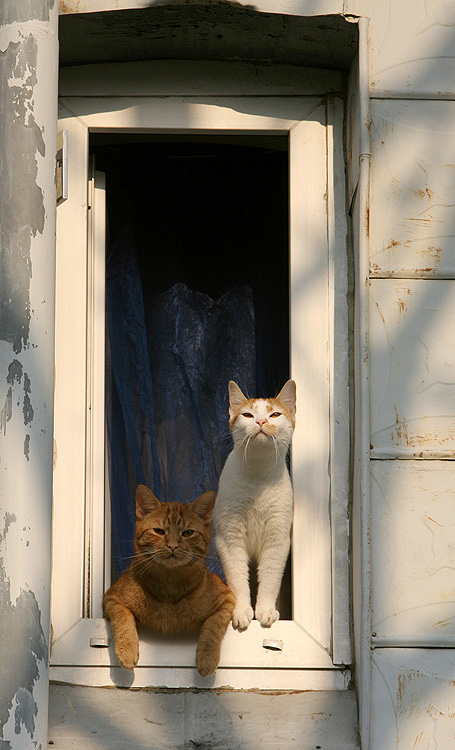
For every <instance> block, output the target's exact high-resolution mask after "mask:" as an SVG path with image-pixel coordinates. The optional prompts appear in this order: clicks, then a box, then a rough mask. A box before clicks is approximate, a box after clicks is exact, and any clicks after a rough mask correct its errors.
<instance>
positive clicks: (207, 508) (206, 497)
mask: <svg viewBox="0 0 455 750" xmlns="http://www.w3.org/2000/svg"><path fill="white" fill-rule="evenodd" d="M215 500H216V495H215V493H214V492H212V491H210V492H204V494H203V495H201V496H200V497H198V498H197V500H195V501H194V502H193V503H191V507H192V509H193V510H194V512H195V513H197V515H198V516H199V518H202V520H203V521H204V523H205V524H209V523H210V521H211V518H212V513H213V508H214V505H215Z"/></svg>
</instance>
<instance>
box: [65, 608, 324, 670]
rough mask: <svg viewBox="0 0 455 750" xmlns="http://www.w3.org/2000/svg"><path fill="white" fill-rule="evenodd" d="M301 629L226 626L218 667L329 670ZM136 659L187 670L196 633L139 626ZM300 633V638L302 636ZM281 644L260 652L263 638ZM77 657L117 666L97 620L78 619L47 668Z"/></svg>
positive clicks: (82, 662) (105, 629)
mask: <svg viewBox="0 0 455 750" xmlns="http://www.w3.org/2000/svg"><path fill="white" fill-rule="evenodd" d="M296 631H302V628H301V627H300V626H299V625H298V624H297V623H295V622H293V621H281V622H280V621H278V622H276V623H274V624H273V626H272V627H271V628H270V629H267V630H264V628H262V627H261V626H260V625H259V623H258V622H256V621H254V622H253V623H252V624H251V625H250V627H249V628H248V630H246V631H244V632H239V631H237V630H234V628H233V627H232V625H230V626H229V627H228V629H227V631H226V635H225V637H224V639H223V643H222V649H221V660H220V666H221V667H230V668H242V667H245V666H248V664H249V663H254V666H255V667H257V668H264V667H269V668H272V669H285V668H287V669H292V668H316V669H317V668H320V669H330V668H332V660H331V658H330V656H329V655H328V654H327V653H326V652H325V651H323V649H321V647H320V646H319V645H318V644H317V643H316V641H315V640H314V639H312V638H308V637H299V633H296ZM139 632H140V642H141V645H140V658H139V663H138V667H146V666H151V667H189V666H191V667H192V666H194V664H195V658H196V656H195V654H196V645H197V634H191V635H188V636H186V635H178V636H177V635H176V636H163V635H161V634H159V633H156V632H154V631H152V630H150V629H149V628H140V630H139ZM302 635H305V634H304V633H303V634H302ZM92 638H95V639H106V638H109V640H110V647H109V648H98V647H92V646H90V640H91V639H92ZM267 638H274V639H278V640H281V641H283V648H282V650H281V651H276V650H272V649H268V648H264V646H263V643H264V639H267ZM73 653H77V654H78V659H77V662H76V664H77V665H78V666H109V664H115V665H117V666H118V662H117V659H116V657H115V653H114V641H113V637H112V634H111V630H110V627H109V625H108V623H107V621H106V620H104V619H102V618H84V619H81V620H80V621H79V622H78V623H77V624H76V625H75V626H74V627H73V628H72V629H71V631H70V632H69V633H67V634H65V637H64V638H61V639H59V640H57V641H56V642H55V643H54V645H53V649H52V664H53V665H54V666H60V665H61V666H64V665H65V664H69V663H71V659H72V655H73Z"/></svg>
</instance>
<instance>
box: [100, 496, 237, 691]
mask: <svg viewBox="0 0 455 750" xmlns="http://www.w3.org/2000/svg"><path fill="white" fill-rule="evenodd" d="M215 497H216V496H215V493H214V492H205V493H204V494H203V495H201V496H200V497H198V499H197V500H195V501H194V502H193V503H190V504H189V505H183V504H181V503H161V502H160V501H159V500H158V499H157V498H156V497H155V495H154V494H153V492H151V491H150V490H149V489H147V487H145V486H144V485H143V484H140V485H139V486H138V488H137V490H136V518H137V521H136V538H135V549H136V555H135V557H134V559H133V562H132V563H131V565H130V566H129V568H128V569H127V570H126V571H125V572H124V573H123V574H122V575H121V576H120V578H119V579H118V581H116V582H115V583H114V584H113V585H112V586H111V587H110V589H109V590H108V591H107V592H106V593H105V595H104V598H103V610H104V615H105V617H107V618H108V619H109V620H110V623H111V627H112V631H113V633H114V640H115V653H116V655H117V659H118V660H119V662H120V664H121V665H122V667H125V669H133V668H134V667H135V666H136V664H137V661H138V658H139V640H138V636H137V630H136V622H139V623H141V624H143V625H147V626H149V627H151V628H155V629H156V630H159V631H161V632H162V633H179V632H183V631H190V630H194V629H196V628H197V627H199V626H201V632H200V635H199V641H198V646H197V651H196V666H197V669H198V672H199V674H200V675H202V677H206V676H207V675H209V674H212V672H214V671H215V669H216V668H217V666H218V662H219V660H220V647H221V640H222V638H223V635H224V633H225V631H226V627H227V625H228V623H229V621H230V619H231V616H232V611H233V609H234V605H235V598H234V595H233V593H232V591H231V590H230V589H229V588H228V587H227V586H226V585H225V584H224V583H223V581H222V580H221V579H220V578H219V577H218V576H217V575H215V574H214V573H210V571H208V570H207V568H206V567H205V565H204V558H205V556H206V554H207V550H208V547H209V537H210V519H211V516H212V511H213V506H214V505H215Z"/></svg>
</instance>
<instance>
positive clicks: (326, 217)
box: [51, 97, 350, 689]
mask: <svg viewBox="0 0 455 750" xmlns="http://www.w3.org/2000/svg"><path fill="white" fill-rule="evenodd" d="M342 117H343V114H342V102H341V101H340V100H339V99H336V98H333V99H331V98H329V99H328V100H327V99H326V98H325V97H324V98H320V97H319V98H318V97H255V98H249V97H239V98H237V99H236V98H235V97H218V98H216V99H210V98H208V99H205V100H204V99H202V98H201V99H198V98H195V97H179V98H174V97H169V98H155V97H136V98H132V99H129V98H128V97H122V98H115V97H112V98H109V97H106V98H102V99H99V100H98V99H90V98H84V97H80V98H74V99H71V100H69V99H65V100H63V101H62V110H61V123H60V127H61V128H65V129H67V130H68V133H69V135H68V143H69V198H68V201H66V203H64V204H62V206H60V207H59V210H58V230H57V231H58V234H57V243H58V258H57V316H56V317H57V331H56V340H57V343H56V347H57V349H56V416H55V438H56V467H55V482H54V563H53V649H52V657H51V665H52V676H53V678H54V679H61V680H66V681H69V682H83V683H84V684H101V685H106V684H111V683H112V682H114V683H115V684H131V680H132V679H134V683H133V684H134V685H135V686H141V685H167V686H169V687H179V686H180V687H187V686H191V685H200V686H205V687H207V686H212V685H214V686H219V685H230V686H232V687H236V688H242V687H243V688H249V687H262V688H286V687H289V688H292V687H295V688H301V689H310V688H321V687H323V688H341V687H344V686H346V684H347V680H348V676H349V675H348V671H347V670H345V669H344V665H345V664H349V662H350V646H349V591H348V546H347V545H348V532H347V503H348V450H349V449H348V443H349V430H348V423H349V404H348V401H349V399H348V386H347V383H348V367H347V362H348V351H347V308H346V286H347V273H346V265H347V261H346V248H345V233H346V229H345V219H344V212H345V204H344V165H343V149H342ZM113 144H114V145H115V148H116V149H121V153H122V158H124V159H129V160H130V162H131V184H133V183H134V170H135V168H136V169H138V162H137V154H136V156H135V157H134V158H133V152H137V149H141V148H142V154H145V153H146V152H147V154H148V156H147V159H145V157H144V158H143V162H144V163H145V164H146V165H148V171H149V179H150V181H153V180H154V179H156V180H158V179H159V169H158V161H159V159H160V158H162V157H163V154H165V155H167V157H169V156H170V155H171V156H180V157H182V156H186V157H188V156H192V157H194V155H195V154H199V156H203V157H206V161H208V157H209V156H210V155H212V156H211V158H214V157H213V154H214V153H215V154H217V156H216V158H217V159H218V161H219V164H220V165H221V162H222V158H221V156H220V155H221V154H222V153H223V154H224V155H226V154H229V157H228V158H229V159H230V160H231V165H233V164H234V162H235V160H237V162H238V164H240V163H241V162H242V161H243V162H245V161H247V160H248V159H250V160H251V159H253V156H254V155H256V156H257V155H258V154H259V153H260V152H261V153H262V155H263V157H264V158H265V156H264V154H265V152H266V151H270V152H271V155H270V156H269V157H268V158H270V159H271V163H272V156H273V158H275V157H276V158H275V161H276V162H277V163H278V162H279V163H281V167H280V168H277V171H276V172H275V175H276V179H280V180H283V179H284V180H285V182H287V183H288V188H287V187H286V190H285V192H286V196H285V198H286V200H285V201H284V209H283V208H282V207H281V209H280V210H281V211H283V210H284V211H285V212H286V214H287V211H288V208H289V221H288V222H287V221H284V222H283V224H284V228H283V229H282V230H281V234H280V235H279V236H280V238H281V239H280V240H279V241H280V243H281V246H282V247H285V248H286V249H284V250H283V249H282V250H280V252H279V253H278V257H279V259H280V260H279V263H280V273H281V274H283V273H284V274H286V276H287V275H288V276H289V294H288V297H287V298H286V297H285V298H284V300H283V306H282V308H281V314H282V315H283V313H284V318H287V307H288V304H289V310H290V316H289V319H290V323H289V326H288V327H286V330H285V332H284V335H283V336H282V339H286V338H287V336H289V374H290V375H291V376H292V377H293V378H294V379H295V380H296V382H297V393H298V406H297V409H298V412H297V427H296V431H295V435H294V440H293V450H292V476H293V482H294V496H295V497H294V505H295V508H294V524H293V539H292V574H291V585H292V596H291V599H292V601H291V602H290V606H289V607H288V613H287V614H288V619H283V620H281V621H280V622H278V623H275V624H274V626H273V627H272V629H271V631H268V630H264V629H262V628H261V627H260V626H259V625H258V623H256V622H253V623H252V624H251V625H250V627H249V628H248V630H247V631H246V632H245V633H238V632H236V631H234V630H233V629H232V628H229V629H228V632H227V633H226V636H225V639H224V642H223V649H222V658H221V662H220V667H219V669H218V670H217V673H216V675H215V677H214V678H213V679H211V681H210V680H209V681H207V680H205V681H204V680H202V678H200V677H199V676H198V675H197V673H196V670H195V668H194V653H195V639H194V638H181V637H177V636H176V637H175V638H172V639H169V638H166V639H163V638H162V637H160V636H156V635H154V634H152V633H150V632H142V634H141V656H140V662H139V665H138V667H137V668H136V669H135V670H134V677H133V676H131V675H128V674H126V673H124V671H123V670H121V669H120V668H119V667H116V666H115V657H113V649H112V645H111V646H110V647H109V648H103V646H104V645H105V643H106V638H107V637H108V629H107V627H106V623H105V622H104V620H102V618H101V611H100V604H101V596H102V591H103V589H105V588H106V586H108V585H109V577H110V574H111V559H110V557H111V550H110V549H109V547H110V545H109V539H110V532H109V529H107V530H106V522H108V521H109V518H110V508H109V504H108V505H107V506H106V502H105V488H106V487H109V480H108V479H106V471H107V466H108V462H107V461H106V445H105V406H104V403H105V402H104V377H105V365H104V319H103V316H104V295H105V270H104V265H105V261H104V248H105V231H106V230H105V227H106V219H105V185H104V183H103V176H102V172H98V173H97V172H96V171H95V170H94V169H92V171H90V170H89V150H90V148H91V150H92V152H94V153H95V155H96V165H97V168H98V167H101V169H104V171H105V172H107V174H108V175H109V170H111V169H112V159H111V160H110V157H109V149H112V146H113ZM169 144H171V146H170V145H169ZM195 144H196V145H195ZM196 146H197V149H196ZM170 148H171V151H170V150H169V149H170ZM157 149H158V150H157ZM240 152H241V153H242V155H241V156H240ZM117 153H118V151H117ZM159 154H161V156H160V155H159ZM283 154H284V155H285V156H286V155H288V156H287V157H286V158H285V160H284V162H286V163H284V162H283ZM278 155H280V156H278ZM223 158H224V157H223ZM280 158H281V162H280ZM203 160H204V159H201V161H203ZM186 161H187V162H189V161H190V159H186ZM193 161H194V159H193ZM287 162H288V163H287ZM153 164H155V165H156V171H155V174H154V172H153V169H152V165H153ZM251 168H253V167H251ZM258 168H259V167H258ZM185 169H186V170H187V169H188V167H185ZM218 169H219V170H220V174H221V170H222V166H219V167H218ZM239 169H240V167H239ZM270 169H272V167H271V168H270ZM232 171H233V170H231V172H232ZM180 174H181V175H182V180H183V179H184V178H183V175H184V171H183V170H182V169H181V171H180ZM238 174H239V176H238V181H239V182H240V181H241V180H243V179H244V177H242V173H241V172H239V173H238ZM283 175H284V177H283ZM234 182H235V178H234ZM89 183H90V190H89V196H90V197H89V208H87V185H88V184H89ZM107 184H108V185H109V184H110V180H109V177H108V180H107ZM145 186H146V180H145V179H144V176H142V177H141V179H139V178H138V180H137V193H136V197H135V199H136V200H139V198H140V196H141V195H142V194H143V191H144V190H145V189H146V187H145ZM234 187H235V186H233V185H231V187H230V189H231V190H232V189H234ZM215 189H216V186H215ZM152 192H153V191H152ZM176 192H177V191H176ZM169 196H170V197H169V199H171V198H172V193H169ZM130 197H131V196H130ZM264 198H265V194H264ZM287 199H288V200H289V206H287V205H286V203H287ZM107 200H108V204H109V200H110V197H109V188H108V193H107ZM220 200H221V201H224V200H225V198H224V197H223V196H222V195H221V194H220ZM176 202H177V200H176ZM255 210H256V211H257V210H258V208H257V204H256V208H255ZM282 215H283V214H282V213H281V214H280V213H279V212H278V214H277V219H276V220H277V221H278V222H279V221H280V220H281V219H280V218H279V217H280V216H281V217H282ZM239 222H240V220H239V219H238V218H236V220H235V224H236V230H235V231H237V235H236V237H237V238H238V237H239V236H241V235H242V228H241V227H240V225H239ZM286 225H287V226H286ZM257 226H259V225H257ZM87 238H88V241H87ZM287 247H289V254H287ZM141 252H143V251H140V252H139V261H140V262H142V263H143V264H145V265H147V263H146V258H145V257H142V260H141V258H140V253H141ZM193 252H194V250H193ZM201 252H203V251H201ZM202 259H203V255H200V256H199V265H201V263H202ZM194 260H195V261H197V258H196V256H195V257H194ZM264 263H266V259H264ZM188 265H189V269H190V271H189V273H190V274H193V276H192V278H193V279H194V276H196V277H197V276H198V274H197V271H196V272H195V270H194V268H195V267H196V266H197V265H198V264H197V262H195V263H194V267H193V266H192V264H191V263H189V264H188ZM209 275H210V274H209ZM202 276H203V275H199V277H198V278H199V279H200V284H201V285H204V284H205V285H206V287H205V289H206V291H207V293H214V290H213V289H211V288H210V289H209V287H208V286H207V284H209V282H210V279H205V280H204V279H203V278H202ZM242 278H243V277H242ZM240 280H242V279H240ZM234 281H235V279H234ZM192 283H193V282H192ZM210 283H212V285H213V280H212V281H211V282H210ZM282 283H283V282H282V281H280V288H281V285H282ZM87 290H88V294H87ZM87 302H88V303H87ZM277 314H278V313H277ZM286 349H287V343H286ZM97 357H100V359H99V361H97V359H96V358H97ZM286 367H287V364H286ZM286 367H285V369H286ZM278 369H279V368H278ZM107 371H108V372H109V358H108V368H107ZM287 375H288V373H287V372H286V373H284V371H281V370H279V371H275V372H272V374H271V375H270V378H271V380H273V379H274V378H275V379H279V380H281V381H282V382H284V380H285V379H286V377H287ZM276 385H277V386H278V385H280V383H276ZM106 507H107V510H106ZM267 637H275V638H276V639H279V640H282V641H283V649H282V650H281V651H272V650H269V649H267V648H264V646H263V642H264V638H267ZM91 644H92V645H91ZM97 644H98V645H100V646H101V647H97ZM163 644H166V648H163ZM209 683H210V684H209Z"/></svg>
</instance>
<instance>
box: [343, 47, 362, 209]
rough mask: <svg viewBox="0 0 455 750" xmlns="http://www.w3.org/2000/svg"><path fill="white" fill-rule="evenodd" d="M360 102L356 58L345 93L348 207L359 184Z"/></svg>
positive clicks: (357, 61)
mask: <svg viewBox="0 0 455 750" xmlns="http://www.w3.org/2000/svg"><path fill="white" fill-rule="evenodd" d="M359 157H360V100H359V60H358V58H356V59H355V60H354V61H353V63H352V66H351V70H350V71H349V75H348V83H347V92H346V170H347V192H348V196H347V197H348V200H347V204H348V206H349V207H351V206H352V201H353V199H354V193H355V191H356V190H357V186H358V184H359V174H360V159H359Z"/></svg>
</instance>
